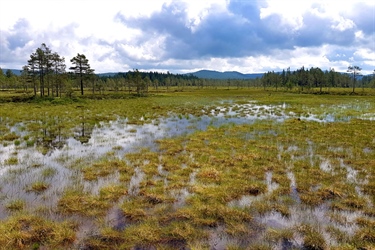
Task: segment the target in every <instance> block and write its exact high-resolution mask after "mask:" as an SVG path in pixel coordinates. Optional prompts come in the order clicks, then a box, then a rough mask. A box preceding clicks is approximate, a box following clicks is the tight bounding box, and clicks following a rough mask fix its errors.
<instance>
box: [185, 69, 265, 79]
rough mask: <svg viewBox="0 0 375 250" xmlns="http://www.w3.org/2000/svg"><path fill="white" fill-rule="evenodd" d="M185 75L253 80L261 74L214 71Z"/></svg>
mask: <svg viewBox="0 0 375 250" xmlns="http://www.w3.org/2000/svg"><path fill="white" fill-rule="evenodd" d="M187 75H194V76H196V77H198V78H206V79H255V78H257V77H259V78H260V77H262V76H263V73H254V74H243V73H240V72H237V71H225V72H219V71H215V70H199V71H197V72H193V73H188V74H187Z"/></svg>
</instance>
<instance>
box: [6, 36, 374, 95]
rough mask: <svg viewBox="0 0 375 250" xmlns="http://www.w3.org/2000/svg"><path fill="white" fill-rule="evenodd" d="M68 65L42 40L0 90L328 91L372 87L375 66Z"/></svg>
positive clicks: (78, 61) (83, 61)
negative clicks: (194, 70)
mask: <svg viewBox="0 0 375 250" xmlns="http://www.w3.org/2000/svg"><path fill="white" fill-rule="evenodd" d="M70 62H71V64H72V66H71V67H69V68H68V70H67V69H66V68H67V66H66V63H65V58H64V57H62V56H60V55H59V54H58V53H57V52H53V51H52V50H51V49H50V48H49V47H48V46H47V45H46V44H44V43H43V44H42V45H41V46H40V47H39V48H37V49H36V50H35V51H34V52H33V53H31V55H30V58H29V60H28V61H27V64H26V65H25V66H23V68H22V71H21V72H22V73H21V75H20V76H17V75H15V74H13V72H12V71H11V70H7V71H6V72H5V73H4V72H3V71H2V70H1V68H0V89H1V90H3V91H5V90H15V91H18V92H24V93H27V94H29V95H30V94H31V95H34V96H37V95H40V96H41V97H45V96H48V97H61V96H62V94H64V95H65V96H68V97H72V95H73V94H74V93H75V92H76V91H77V92H78V91H79V93H80V94H81V95H83V94H84V91H89V92H91V93H92V94H100V95H103V94H104V93H108V92H129V93H134V94H136V95H139V96H142V95H146V94H147V93H148V92H149V91H150V90H152V91H169V90H170V89H171V88H173V90H174V91H175V90H177V91H183V90H184V89H186V88H227V89H233V88H236V89H240V88H249V87H263V88H264V89H267V88H273V89H275V90H278V89H283V90H286V91H290V90H296V89H297V90H299V91H309V90H311V89H319V91H320V92H323V90H326V91H329V90H330V88H337V87H340V88H350V89H351V91H352V92H355V88H356V87H362V88H363V89H364V88H367V87H375V70H374V74H373V75H368V76H363V77H361V78H360V77H359V76H360V72H361V68H359V67H358V66H350V67H348V70H347V72H346V73H340V72H336V71H335V70H334V69H330V70H329V71H328V70H326V71H323V70H321V69H320V68H314V67H312V68H310V69H307V68H305V67H301V68H300V69H298V70H296V71H291V70H290V68H288V69H286V70H283V71H282V72H273V71H272V72H271V71H270V72H267V73H265V74H264V75H263V76H262V77H261V78H256V79H246V80H240V79H226V80H216V79H202V78H198V77H196V76H193V75H190V74H171V73H169V72H167V73H160V72H140V71H139V70H137V69H135V70H133V71H128V72H123V73H117V74H115V75H113V76H105V75H101V76H99V75H96V74H95V73H94V72H95V70H94V69H92V68H91V67H90V64H89V60H88V59H87V58H86V56H85V55H83V54H79V53H78V54H77V56H75V57H73V58H71V59H70Z"/></svg>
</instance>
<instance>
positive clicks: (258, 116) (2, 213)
mask: <svg viewBox="0 0 375 250" xmlns="http://www.w3.org/2000/svg"><path fill="white" fill-rule="evenodd" d="M370 105H371V104H370V103H353V104H350V105H343V106H336V107H330V108H329V109H327V110H326V112H320V113H319V114H315V113H314V110H307V111H306V112H305V113H304V114H297V113H294V112H293V111H291V110H290V109H289V107H288V105H287V104H280V105H258V104H257V103H256V102H248V103H245V104H236V103H231V102H230V101H229V102H222V103H221V104H219V105H218V106H217V107H216V108H213V109H202V110H201V115H200V116H193V115H185V116H182V115H171V116H170V117H165V118H159V119H155V120H151V121H142V119H143V118H142V119H141V122H140V124H132V123H129V120H128V119H127V118H121V117H119V118H118V119H116V120H113V121H109V122H99V123H97V124H91V125H89V124H84V123H82V124H80V125H79V126H77V127H75V128H73V133H72V136H70V135H69V136H67V135H63V134H61V135H58V136H56V137H55V138H52V140H51V141H49V143H48V145H44V148H43V150H41V148H40V146H38V145H37V144H35V145H33V146H27V145H26V143H27V142H25V141H23V142H21V143H19V144H17V143H14V142H9V143H3V144H2V145H0V183H1V184H0V191H1V193H0V219H5V218H7V217H8V216H9V215H11V212H10V211H8V210H7V209H6V207H5V204H7V203H9V202H10V201H13V200H23V201H25V206H26V209H27V210H29V211H34V210H38V209H41V208H42V207H43V209H44V210H45V211H46V213H45V216H46V217H48V218H51V219H60V218H61V217H64V216H62V215H60V214H59V213H58V212H56V209H55V208H56V206H57V203H58V200H59V198H60V196H61V195H62V193H63V192H64V190H66V188H67V187H69V186H74V185H76V184H77V183H83V185H84V191H85V192H90V193H92V194H98V192H99V190H100V188H101V187H103V186H105V185H107V184H112V183H117V182H118V178H119V176H118V173H113V174H110V175H108V176H106V177H103V178H99V179H98V180H96V181H86V180H84V179H83V177H82V175H81V174H79V170H78V169H77V168H75V165H80V164H85V163H87V164H90V162H94V161H96V160H100V159H101V158H103V157H105V156H106V155H108V154H110V155H111V156H114V157H118V158H122V157H124V155H125V154H126V153H131V152H135V151H138V150H140V149H142V148H148V149H151V150H153V151H157V150H158V147H157V143H156V141H157V140H158V139H164V138H173V137H178V136H183V135H187V134H191V133H194V132H196V131H204V130H206V129H207V128H208V127H220V126H224V125H231V124H232V125H238V124H251V123H254V122H256V121H259V120H270V121H273V122H275V123H282V122H284V121H285V120H286V119H290V118H292V119H298V120H305V121H312V122H320V123H333V122H337V121H349V120H350V119H353V118H357V119H367V120H374V119H375V114H371V113H366V112H365V110H366V109H367V108H368V107H369V106H370ZM322 109H324V107H323V108H322ZM348 109H350V110H353V115H352V116H343V115H342V114H341V113H340V112H341V111H342V110H348ZM3 121H4V120H3ZM25 127H26V124H24V123H17V124H13V125H12V126H11V128H10V130H11V132H13V133H15V134H16V135H18V136H20V137H24V136H26V135H28V131H27V129H25ZM47 130H48V128H47ZM271 132H272V131H271ZM271 132H270V133H271ZM275 133H276V132H275ZM294 150H296V148H294V146H293V145H282V146H280V148H279V151H280V153H279V154H280V155H281V154H282V153H283V151H288V152H289V153H290V152H291V154H292V153H293V151H294ZM333 150H340V149H333ZM341 150H344V149H341ZM363 150H364V151H366V150H367V151H368V153H372V149H366V148H364V149H363ZM313 155H314V151H313V149H312V147H310V150H308V152H307V153H306V155H304V156H302V157H304V158H309V157H310V158H311V159H312V158H313ZM295 157H296V158H294V159H297V158H298V157H301V156H295ZM292 160H293V159H292ZM320 162H321V163H320V168H321V170H322V171H325V172H330V171H332V169H331V164H330V162H329V160H327V159H324V158H322V159H321V160H320ZM291 164H293V161H291ZM340 164H341V167H342V168H343V169H345V170H346V172H347V180H348V182H352V183H353V184H354V185H355V183H356V182H357V179H356V170H355V169H353V168H351V167H350V165H347V164H345V163H344V162H341V163H340ZM158 170H159V172H162V171H163V169H158ZM272 175H273V173H272V171H269V172H266V174H265V176H264V182H265V184H266V185H267V191H266V194H270V193H272V192H273V191H274V190H276V189H277V188H278V184H277V183H275V182H273V180H272ZM287 176H288V179H289V181H290V190H291V197H292V199H294V201H295V202H296V204H297V205H295V207H293V208H292V209H291V210H292V211H293V212H292V213H291V216H289V217H285V216H283V215H282V214H281V213H279V212H269V213H266V214H262V215H259V216H258V217H257V218H256V220H257V222H258V223H259V224H260V225H262V226H263V227H272V228H276V229H278V228H291V227H292V226H293V225H295V224H296V223H302V222H303V221H308V222H309V223H312V224H316V225H318V226H319V227H321V228H324V227H325V226H326V225H327V223H328V222H327V220H325V215H324V214H325V213H326V212H327V211H328V209H327V207H326V205H324V204H323V205H321V206H318V207H315V208H306V207H303V206H300V197H299V193H298V187H297V185H296V181H295V177H294V173H293V171H292V170H290V171H288V173H287ZM142 178H143V173H142V172H141V171H138V170H137V169H136V171H135V173H134V175H133V176H132V178H131V180H130V184H129V190H132V192H136V190H137V185H139V183H140V182H141V181H142ZM38 180H40V181H44V182H48V183H49V184H50V186H49V187H48V189H46V190H45V191H43V193H36V192H30V190H28V188H27V187H29V186H30V185H32V183H35V182H36V181H38ZM191 182H194V174H192V175H191ZM358 192H360V190H358ZM133 195H136V193H133ZM188 195H189V191H188V190H187V189H182V190H181V192H179V193H178V194H176V197H177V199H176V202H175V205H176V206H183V204H184V200H185V198H186V197H187V196H188ZM361 195H362V196H363V197H365V195H364V194H361ZM261 199H262V195H259V196H256V197H253V196H244V197H241V198H240V199H238V200H234V201H231V202H230V204H228V205H229V206H240V207H241V206H248V205H250V204H251V203H252V202H254V200H261ZM368 202H370V203H371V201H370V200H369V201H368ZM370 206H372V207H373V204H370ZM360 215H361V213H359V212H342V213H341V215H340V216H343V217H345V218H347V219H346V220H347V221H348V223H347V224H346V225H335V226H337V227H339V228H340V229H341V230H343V231H345V232H347V233H348V234H349V235H353V234H354V232H355V230H356V227H357V226H356V225H355V224H354V223H351V222H352V221H354V220H355V218H357V217H358V216H360ZM77 217H80V216H77ZM79 220H81V222H82V226H81V229H80V231H79V232H78V233H79V234H82V235H81V236H80V237H84V235H85V234H89V233H92V231H93V230H95V229H94V228H95V226H94V225H93V223H92V222H91V221H90V220H89V219H87V218H83V217H82V218H79ZM107 221H108V223H112V224H113V227H115V228H117V229H120V230H121V229H123V228H124V227H125V224H126V221H125V220H124V218H123V217H122V216H121V211H119V210H118V209H117V208H116V206H114V207H113V208H112V209H110V210H109V212H108V215H107ZM219 231H220V229H217V231H215V233H213V234H212V235H215V234H217V233H218V232H219ZM322 231H324V229H322ZM323 236H324V237H325V240H326V242H330V243H331V245H334V244H335V242H334V241H335V240H334V239H332V238H330V236H329V234H326V233H324V232H323ZM214 238H215V239H214V240H211V241H210V242H211V243H210V244H211V247H212V248H215V246H216V248H218V249H220V248H221V247H223V246H225V245H226V244H227V243H228V240H229V239H220V240H219V238H220V237H214ZM220 246H221V247H220ZM288 246H289V247H296V248H301V247H302V240H301V239H300V237H299V236H298V235H295V237H294V238H293V240H290V241H287V242H285V241H284V242H279V243H278V246H277V249H283V248H285V247H288ZM285 249H286V248H285Z"/></svg>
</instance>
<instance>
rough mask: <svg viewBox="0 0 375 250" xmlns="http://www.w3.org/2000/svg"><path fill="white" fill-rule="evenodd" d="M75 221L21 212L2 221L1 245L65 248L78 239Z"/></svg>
mask: <svg viewBox="0 0 375 250" xmlns="http://www.w3.org/2000/svg"><path fill="white" fill-rule="evenodd" d="M75 229H76V225H75V224H74V223H71V222H68V221H63V222H52V221H48V220H45V219H43V218H41V217H38V216H34V215H30V214H19V215H15V216H12V217H10V218H8V219H7V220H5V221H2V222H1V223H0V245H1V246H2V247H5V248H7V249H31V248H33V249H35V248H37V249H39V248H50V249H52V248H64V247H68V246H70V245H71V244H72V243H73V242H74V241H75V239H76V235H75Z"/></svg>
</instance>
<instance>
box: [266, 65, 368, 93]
mask: <svg viewBox="0 0 375 250" xmlns="http://www.w3.org/2000/svg"><path fill="white" fill-rule="evenodd" d="M361 70H362V69H361V68H360V67H358V66H349V67H348V70H347V73H340V72H336V71H335V70H334V69H333V68H332V69H330V70H329V71H328V70H326V71H323V70H321V69H320V68H314V67H312V68H310V69H305V68H304V67H301V68H300V69H298V70H296V71H290V68H288V69H287V70H283V71H282V72H273V71H272V72H271V71H269V72H267V73H265V74H264V75H263V77H262V78H261V84H262V86H263V88H269V87H271V88H275V89H276V90H277V89H279V88H283V89H285V90H292V89H293V88H298V89H299V90H300V91H304V90H310V89H319V91H320V92H323V89H327V90H328V91H329V89H330V88H337V87H340V88H350V89H351V90H352V92H353V93H354V92H355V89H356V87H361V88H367V87H375V70H374V75H372V76H371V75H367V76H362V77H361V78H360V77H359V76H360V71H361Z"/></svg>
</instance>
